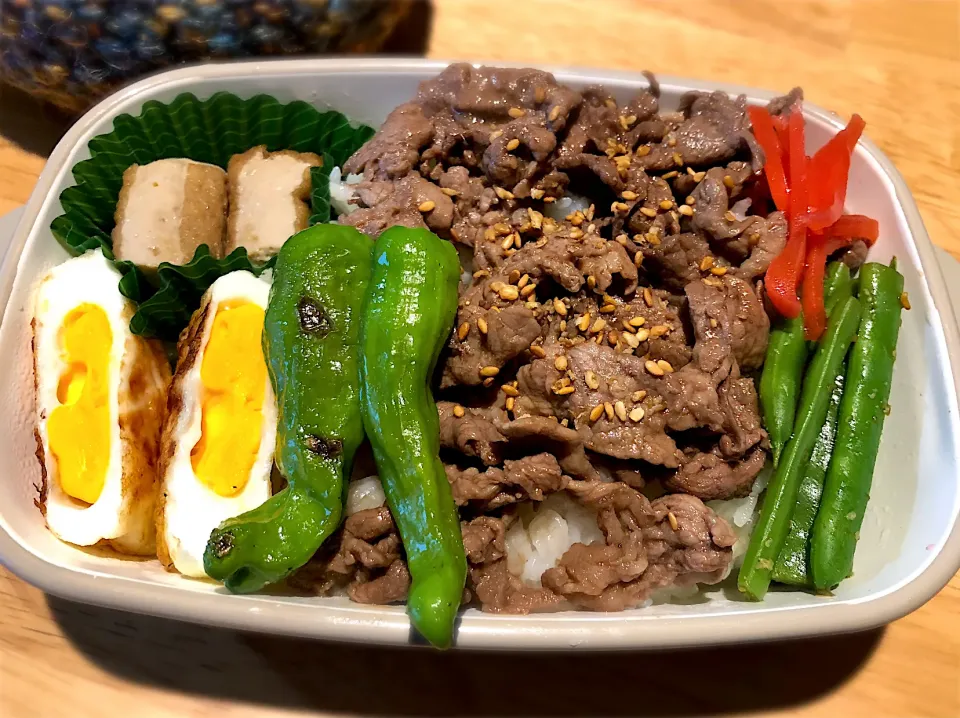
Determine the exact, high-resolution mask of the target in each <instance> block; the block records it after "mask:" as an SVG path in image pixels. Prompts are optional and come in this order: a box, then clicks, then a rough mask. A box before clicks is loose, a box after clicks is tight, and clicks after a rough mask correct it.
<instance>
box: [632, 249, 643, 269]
mask: <svg viewBox="0 0 960 718" xmlns="http://www.w3.org/2000/svg"><path fill="white" fill-rule="evenodd" d="M633 264H634V266H637V267H639V266H640V265H642V264H643V252H640V251H639V250H638V251H637V253H636V254H634V255H633Z"/></svg>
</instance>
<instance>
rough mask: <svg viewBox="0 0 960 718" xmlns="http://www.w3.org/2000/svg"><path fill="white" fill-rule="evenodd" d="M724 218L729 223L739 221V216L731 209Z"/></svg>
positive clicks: (725, 213) (724, 214)
mask: <svg viewBox="0 0 960 718" xmlns="http://www.w3.org/2000/svg"><path fill="white" fill-rule="evenodd" d="M723 218H724V219H725V220H727V221H728V222H736V221H737V215H735V214H734V213H733V212H731V211H730V210H729V209H728V210H727V211H726V212H724V213H723Z"/></svg>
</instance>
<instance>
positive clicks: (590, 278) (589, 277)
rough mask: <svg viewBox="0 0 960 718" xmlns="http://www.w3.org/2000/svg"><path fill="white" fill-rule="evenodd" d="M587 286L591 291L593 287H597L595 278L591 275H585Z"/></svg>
mask: <svg viewBox="0 0 960 718" xmlns="http://www.w3.org/2000/svg"><path fill="white" fill-rule="evenodd" d="M587 286H588V287H590V289H593V288H594V287H595V286H597V278H596V277H594V276H593V275H592V274H588V275H587Z"/></svg>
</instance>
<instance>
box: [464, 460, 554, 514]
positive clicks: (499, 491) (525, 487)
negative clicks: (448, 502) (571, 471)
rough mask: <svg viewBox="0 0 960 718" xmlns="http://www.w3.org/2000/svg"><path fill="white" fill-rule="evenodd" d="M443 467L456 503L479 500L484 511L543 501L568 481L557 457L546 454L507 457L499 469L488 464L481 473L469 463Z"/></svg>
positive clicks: (465, 503)
mask: <svg viewBox="0 0 960 718" xmlns="http://www.w3.org/2000/svg"><path fill="white" fill-rule="evenodd" d="M445 468H446V472H447V480H448V481H449V482H450V488H451V491H452V492H453V499H454V501H455V502H456V504H457V506H465V505H467V504H468V503H470V502H478V503H480V504H482V505H483V506H484V507H485V508H484V510H492V509H495V508H499V507H501V506H504V505H506V504H512V503H516V502H518V501H523V500H526V499H531V500H533V501H543V499H544V496H546V495H547V494H552V493H554V492H556V491H560V490H562V489H563V487H564V486H565V485H566V482H567V479H566V478H565V477H564V476H563V473H562V471H561V470H560V465H559V464H558V463H557V459H556V457H554V456H553V455H552V454H546V453H541V454H535V455H533V456H525V457H523V458H522V459H517V460H515V461H511V460H509V459H508V460H507V461H504V463H503V468H502V469H499V468H495V467H491V468H488V469H486V470H484V471H482V472H481V471H480V470H478V469H477V468H476V467H472V466H471V467H468V468H466V469H459V468H457V467H455V466H450V465H447V466H446V467H445Z"/></svg>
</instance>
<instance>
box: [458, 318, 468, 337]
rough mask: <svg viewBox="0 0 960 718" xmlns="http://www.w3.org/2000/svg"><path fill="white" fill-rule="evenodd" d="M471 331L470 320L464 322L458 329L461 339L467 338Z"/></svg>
mask: <svg viewBox="0 0 960 718" xmlns="http://www.w3.org/2000/svg"><path fill="white" fill-rule="evenodd" d="M469 333H470V322H464V323H463V324H461V325H460V327H459V329H457V338H458V339H460V341H463V340H464V339H466V338H467V334H469Z"/></svg>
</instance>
